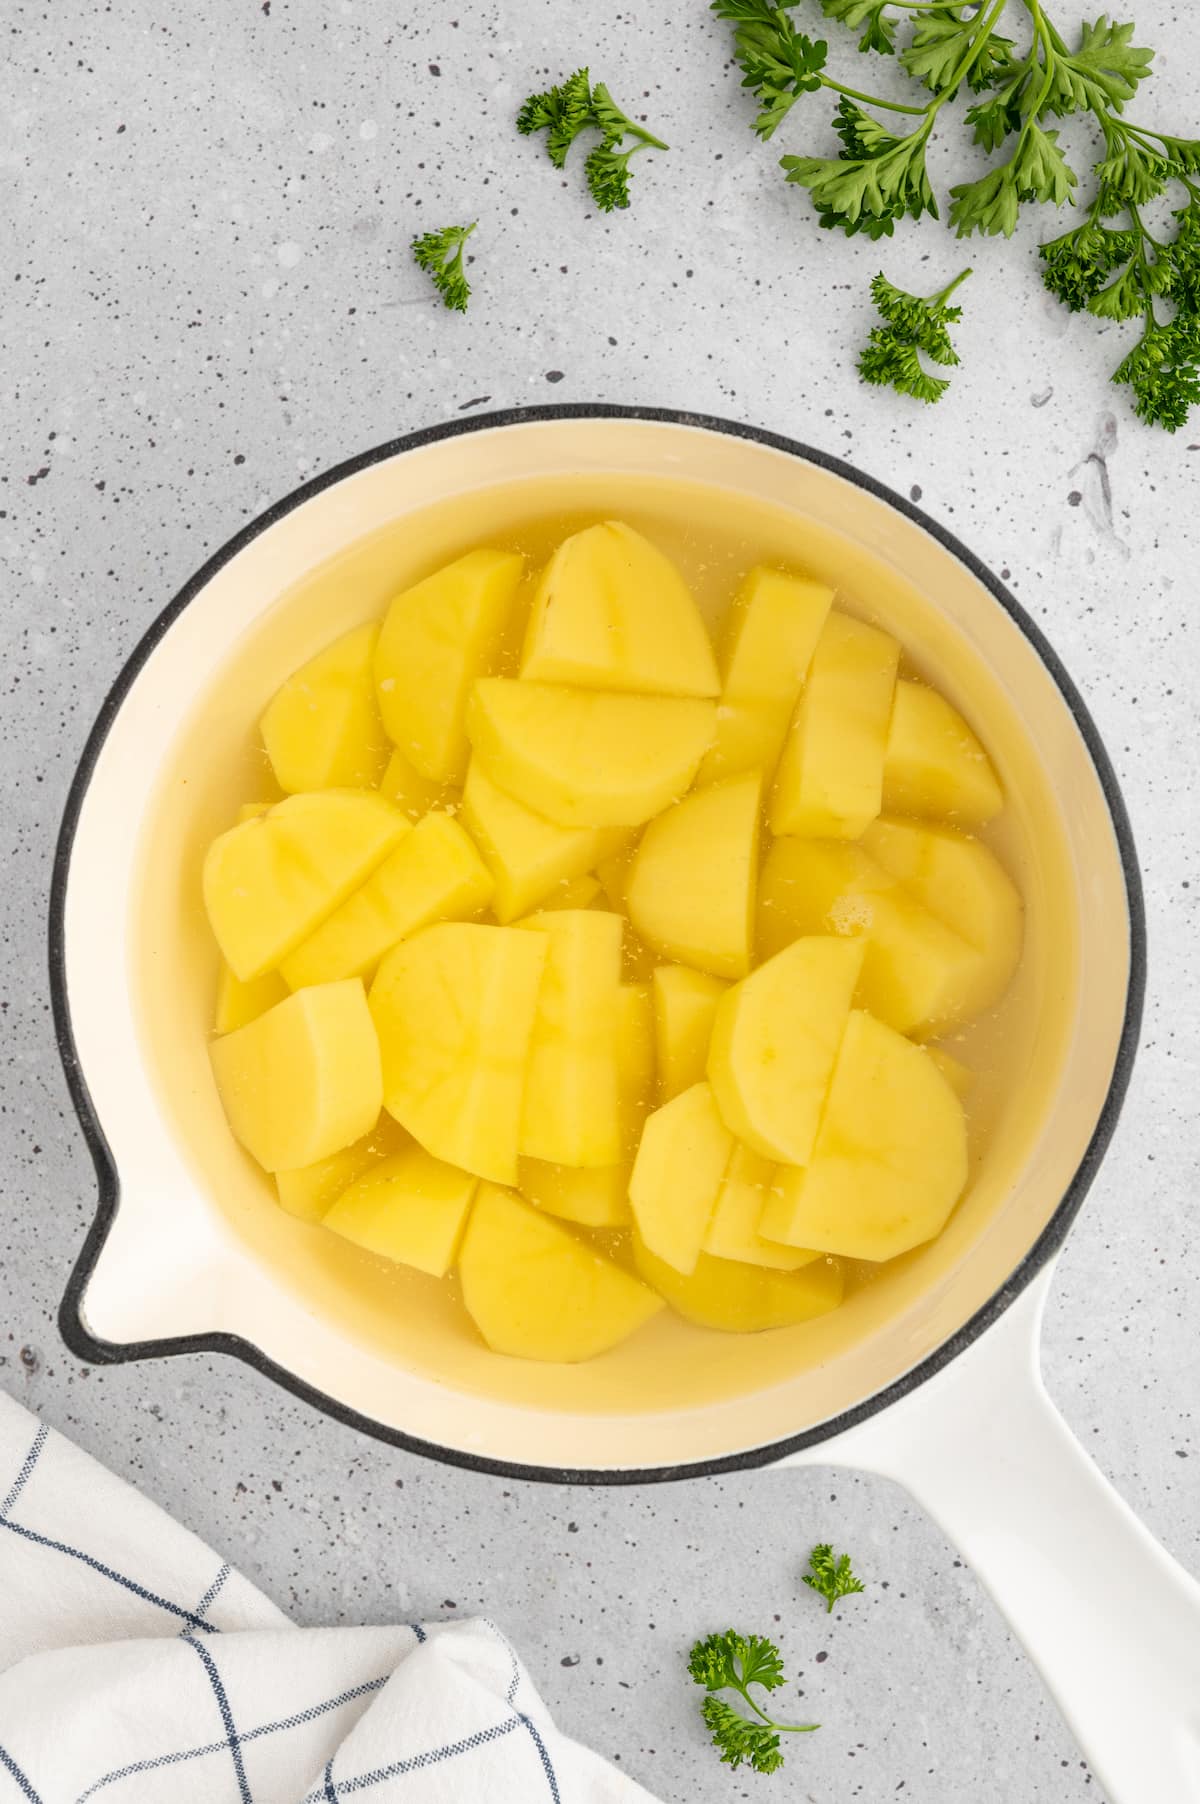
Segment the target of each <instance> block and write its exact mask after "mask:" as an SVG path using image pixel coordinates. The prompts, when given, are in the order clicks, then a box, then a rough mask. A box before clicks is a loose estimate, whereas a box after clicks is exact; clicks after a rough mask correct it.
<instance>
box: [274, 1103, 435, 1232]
mask: <svg viewBox="0 0 1200 1804" xmlns="http://www.w3.org/2000/svg"><path fill="white" fill-rule="evenodd" d="M407 1140H408V1135H407V1134H406V1133H405V1132H404V1129H403V1128H402V1127H401V1126H400V1124H399V1122H396V1121H393V1120H392V1118H391V1116H390V1115H386V1114H382V1115H380V1117H379V1120H378V1121H377V1122H376V1123H375V1125H374V1127H373V1128H371V1129H370V1130H369V1131H368V1132H367V1133H365V1134H364V1135H363V1136H362V1138H361V1140H355V1141H352V1143H351V1144H350V1145H349V1146H345V1147H343V1148H342V1150H341V1152H339V1153H330V1155H329V1157H328V1158H327V1159H318V1160H317V1161H316V1163H315V1164H313V1165H300V1166H296V1167H294V1168H293V1169H291V1170H290V1171H277V1172H276V1173H275V1188H276V1190H277V1192H278V1194H279V1207H280V1208H281V1209H283V1210H285V1211H286V1213H287V1214H288V1215H294V1216H296V1218H297V1219H298V1220H299V1221H320V1220H321V1219H322V1217H323V1216H324V1215H325V1214H326V1213H327V1212H328V1211H329V1210H330V1209H331V1208H332V1207H333V1205H334V1203H336V1201H337V1199H338V1197H339V1196H341V1194H342V1191H343V1190H345V1189H347V1188H348V1187H349V1186H350V1185H351V1184H353V1182H354V1180H355V1178H358V1177H361V1176H362V1174H363V1172H364V1171H366V1170H367V1169H368V1167H369V1166H371V1165H375V1164H378V1162H379V1161H380V1160H381V1159H386V1158H388V1157H389V1155H390V1154H392V1153H395V1152H399V1151H400V1148H401V1147H402V1146H403V1145H404V1144H405V1143H406V1141H407Z"/></svg>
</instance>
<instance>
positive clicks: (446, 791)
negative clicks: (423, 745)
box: [379, 745, 458, 821]
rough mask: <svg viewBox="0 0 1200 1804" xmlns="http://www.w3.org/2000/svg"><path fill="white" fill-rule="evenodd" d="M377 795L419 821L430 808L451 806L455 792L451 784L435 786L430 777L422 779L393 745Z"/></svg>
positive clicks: (412, 765)
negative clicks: (384, 797) (449, 804)
mask: <svg viewBox="0 0 1200 1804" xmlns="http://www.w3.org/2000/svg"><path fill="white" fill-rule="evenodd" d="M379 793H380V795H382V796H386V797H387V799H388V801H389V802H394V803H395V804H396V806H397V808H399V809H400V811H401V813H402V814H406V815H407V816H408V818H409V820H410V821H419V820H420V818H421V816H422V815H423V814H428V813H429V810H430V809H431V808H445V807H446V805H447V803H451V804H453V802H454V801H455V799H456V797H457V794H458V791H457V790H456V789H455V788H454V787H453V785H452V784H448V783H439V782H437V781H436V779H434V778H433V777H423V776H422V775H421V773H420V771H419V770H418V769H417V767H416V765H415V764H413V763H412V762H411V760H410V759H408V758H407V757H406V756H405V754H404V753H403V752H402V751H401V749H400V747H399V746H398V745H394V746H393V747H392V752H391V756H390V758H389V759H388V761H387V769H386V770H385V771H384V773H383V775H382V777H381V778H380V779H379Z"/></svg>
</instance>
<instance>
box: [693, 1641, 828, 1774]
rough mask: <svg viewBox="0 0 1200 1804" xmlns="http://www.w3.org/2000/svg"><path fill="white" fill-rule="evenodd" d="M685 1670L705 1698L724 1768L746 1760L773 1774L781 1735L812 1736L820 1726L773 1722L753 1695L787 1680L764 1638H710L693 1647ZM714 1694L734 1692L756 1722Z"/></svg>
mask: <svg viewBox="0 0 1200 1804" xmlns="http://www.w3.org/2000/svg"><path fill="white" fill-rule="evenodd" d="M688 1671H689V1672H690V1673H691V1675H692V1678H693V1679H694V1680H695V1682H696V1684H697V1685H703V1687H704V1689H705V1691H706V1692H707V1694H708V1695H707V1696H706V1697H705V1699H704V1702H703V1704H702V1705H701V1706H700V1710H701V1714H702V1716H703V1717H704V1721H705V1723H706V1725H707V1727H708V1730H709V1733H710V1734H711V1736H712V1740H713V1746H714V1747H715V1748H716V1749H717V1750H718V1751H719V1753H720V1756H721V1760H722V1762H723V1763H724V1764H725V1765H726V1766H732V1767H739V1766H741V1765H742V1763H743V1761H744V1762H745V1763H746V1765H747V1766H750V1767H752V1768H753V1769H754V1771H755V1772H756V1773H774V1772H776V1771H777V1770H778V1769H779V1768H780V1767H781V1766H782V1765H783V1753H782V1751H781V1749H780V1745H779V1737H780V1736H781V1735H811V1734H812V1732H813V1730H814V1729H818V1728H820V1724H819V1723H779V1722H776V1721H775V1720H774V1719H773V1718H772V1717H770V1716H768V1715H767V1713H766V1711H765V1710H763V1709H761V1708H760V1706H759V1705H758V1704H757V1703H756V1702H755V1700H754V1699H753V1698H752V1697H751V1695H750V1687H751V1686H752V1685H757V1686H760V1687H761V1688H762V1690H764V1691H767V1692H771V1691H775V1690H776V1689H777V1688H778V1687H779V1686H780V1685H782V1684H783V1683H784V1682H785V1681H784V1676H783V1661H782V1659H781V1657H780V1653H779V1649H778V1648H777V1647H776V1646H775V1643H774V1642H773V1641H768V1640H767V1639H766V1637H765V1636H764V1635H739V1634H738V1633H737V1632H736V1631H735V1630H734V1629H726V1630H725V1632H724V1634H722V1635H709V1636H708V1637H707V1639H706V1640H704V1641H697V1642H696V1644H695V1646H694V1647H693V1648H692V1651H691V1654H690V1656H689V1658H688ZM718 1691H732V1692H735V1693H736V1694H737V1696H738V1697H740V1698H741V1700H742V1702H743V1703H744V1704H746V1705H747V1707H748V1708H749V1709H750V1710H752V1711H753V1712H754V1718H755V1719H757V1720H753V1719H751V1718H750V1717H747V1716H744V1715H743V1714H742V1712H741V1711H740V1710H737V1709H735V1708H734V1706H733V1705H732V1704H731V1703H729V1702H728V1701H727V1700H726V1699H725V1698H720V1697H717V1696H716V1693H717V1692H718Z"/></svg>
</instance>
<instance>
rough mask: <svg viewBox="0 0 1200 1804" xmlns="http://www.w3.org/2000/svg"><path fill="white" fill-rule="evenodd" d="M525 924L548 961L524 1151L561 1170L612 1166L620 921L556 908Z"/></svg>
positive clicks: (533, 1044)
mask: <svg viewBox="0 0 1200 1804" xmlns="http://www.w3.org/2000/svg"><path fill="white" fill-rule="evenodd" d="M521 927H522V929H528V930H530V931H532V932H536V933H537V934H538V935H539V936H541V937H543V938H544V939H545V941H546V959H545V965H544V967H543V971H542V981H541V987H540V989H539V991H538V998H537V1011H536V1013H535V1015H534V1021H533V1033H532V1035H531V1038H530V1041H529V1052H528V1056H527V1062H526V1069H525V1088H524V1096H523V1099H522V1103H521V1127H520V1138H519V1146H520V1151H521V1152H522V1154H523V1155H524V1156H525V1157H526V1158H530V1159H542V1160H545V1161H547V1162H549V1163H552V1164H558V1165H614V1164H616V1162H617V1160H618V1159H619V1158H620V1157H621V1105H620V1093H619V1084H618V1070H617V1001H618V994H617V993H618V989H619V987H620V982H621V932H622V921H621V917H620V915H614V914H603V913H601V912H600V911H599V910H596V909H570V910H561V909H553V910H550V911H548V912H547V913H545V914H540V915H531V916H530V917H529V919H528V920H527V921H523V922H522V923H521Z"/></svg>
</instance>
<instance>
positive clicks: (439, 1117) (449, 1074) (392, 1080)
mask: <svg viewBox="0 0 1200 1804" xmlns="http://www.w3.org/2000/svg"><path fill="white" fill-rule="evenodd" d="M547 945H548V939H547V936H546V935H545V934H543V933H522V932H521V931H520V930H519V929H518V928H515V927H480V926H476V925H474V924H470V923H465V922H457V921H448V922H443V923H440V924H439V925H437V926H435V927H425V928H423V929H422V930H421V932H420V933H417V934H414V935H413V937H412V939H409V940H402V941H401V943H400V944H399V945H398V946H395V947H393V948H392V950H391V951H390V952H389V953H388V954H387V956H386V958H385V959H384V960H383V963H382V964H381V965H380V967H379V973H378V975H377V976H376V978H375V981H374V983H373V984H372V985H371V994H370V1006H371V1015H372V1017H373V1019H374V1022H375V1026H376V1029H377V1031H378V1034H379V1044H380V1050H381V1052H382V1055H383V1100H384V1105H385V1107H386V1108H387V1110H388V1112H389V1113H390V1114H392V1115H394V1116H395V1117H396V1120H397V1121H399V1122H400V1123H401V1124H402V1126H404V1127H406V1128H407V1129H408V1131H409V1133H410V1134H411V1135H412V1136H413V1138H414V1139H415V1140H418V1141H420V1143H421V1145H422V1146H423V1147H424V1148H425V1150H426V1152H430V1153H432V1154H433V1155H434V1157H435V1158H438V1159H444V1160H445V1161H446V1163H447V1164H448V1165H461V1166H462V1167H463V1169H464V1171H473V1172H474V1173H475V1174H476V1176H478V1177H482V1178H486V1177H491V1178H497V1179H503V1178H510V1179H515V1178H516V1175H517V1137H518V1131H519V1127H520V1120H521V1096H522V1092H523V1091H524V1087H525V1063H526V1057H527V1054H528V1050H529V1040H530V1036H531V1034H532V1032H533V1020H534V1014H535V1012H536V1009H537V999H538V990H539V987H540V985H541V979H542V967H543V965H544V963H545V959H546V950H547ZM308 993H309V992H308V991H306V990H301V991H300V992H299V994H300V995H301V996H305V995H307V994H308Z"/></svg>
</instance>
